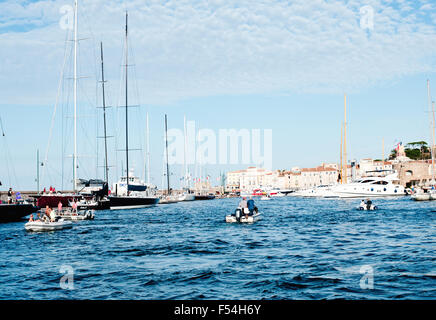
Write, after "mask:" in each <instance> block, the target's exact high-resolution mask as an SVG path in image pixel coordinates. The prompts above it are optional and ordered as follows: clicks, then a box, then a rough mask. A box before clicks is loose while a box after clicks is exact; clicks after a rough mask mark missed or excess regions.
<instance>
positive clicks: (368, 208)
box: [366, 199, 372, 210]
mask: <svg viewBox="0 0 436 320" xmlns="http://www.w3.org/2000/svg"><path fill="white" fill-rule="evenodd" d="M371 205H372V201H371V200H369V199H367V200H366V210H371Z"/></svg>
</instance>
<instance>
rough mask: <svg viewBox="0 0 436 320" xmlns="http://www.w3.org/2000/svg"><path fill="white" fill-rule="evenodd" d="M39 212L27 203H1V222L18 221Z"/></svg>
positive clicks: (36, 207) (35, 207) (37, 208)
mask: <svg viewBox="0 0 436 320" xmlns="http://www.w3.org/2000/svg"><path fill="white" fill-rule="evenodd" d="M38 210H39V207H38V206H34V205H33V204H30V203H28V202H26V201H21V202H16V203H9V204H8V203H0V222H7V221H16V220H20V219H21V218H23V217H25V216H28V215H29V214H32V213H34V212H36V211H38Z"/></svg>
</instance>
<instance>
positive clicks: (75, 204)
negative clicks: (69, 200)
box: [71, 199, 77, 213]
mask: <svg viewBox="0 0 436 320" xmlns="http://www.w3.org/2000/svg"><path fill="white" fill-rule="evenodd" d="M71 207H72V208H73V213H77V202H76V199H74V201H73V204H72V205H71Z"/></svg>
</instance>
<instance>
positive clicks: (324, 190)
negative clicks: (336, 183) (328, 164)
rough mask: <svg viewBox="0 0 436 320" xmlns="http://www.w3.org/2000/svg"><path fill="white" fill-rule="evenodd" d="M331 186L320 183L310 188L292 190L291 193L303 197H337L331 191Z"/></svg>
mask: <svg viewBox="0 0 436 320" xmlns="http://www.w3.org/2000/svg"><path fill="white" fill-rule="evenodd" d="M332 188H333V186H330V185H320V186H317V187H314V188H310V189H304V190H299V191H296V192H294V193H293V194H291V195H294V196H299V197H305V198H337V197H338V196H335V195H334V194H332V193H331V190H332Z"/></svg>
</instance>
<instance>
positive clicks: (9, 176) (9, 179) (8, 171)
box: [0, 119, 12, 186]
mask: <svg viewBox="0 0 436 320" xmlns="http://www.w3.org/2000/svg"><path fill="white" fill-rule="evenodd" d="M0 121H1V119H0ZM2 137H3V139H1V140H2V141H3V144H4V147H3V149H4V150H7V146H6V135H5V133H4V131H3V125H2ZM4 155H5V162H6V171H7V174H8V182H9V185H10V186H11V185H12V180H11V172H10V168H9V159H8V155H7V152H5V153H4Z"/></svg>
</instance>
